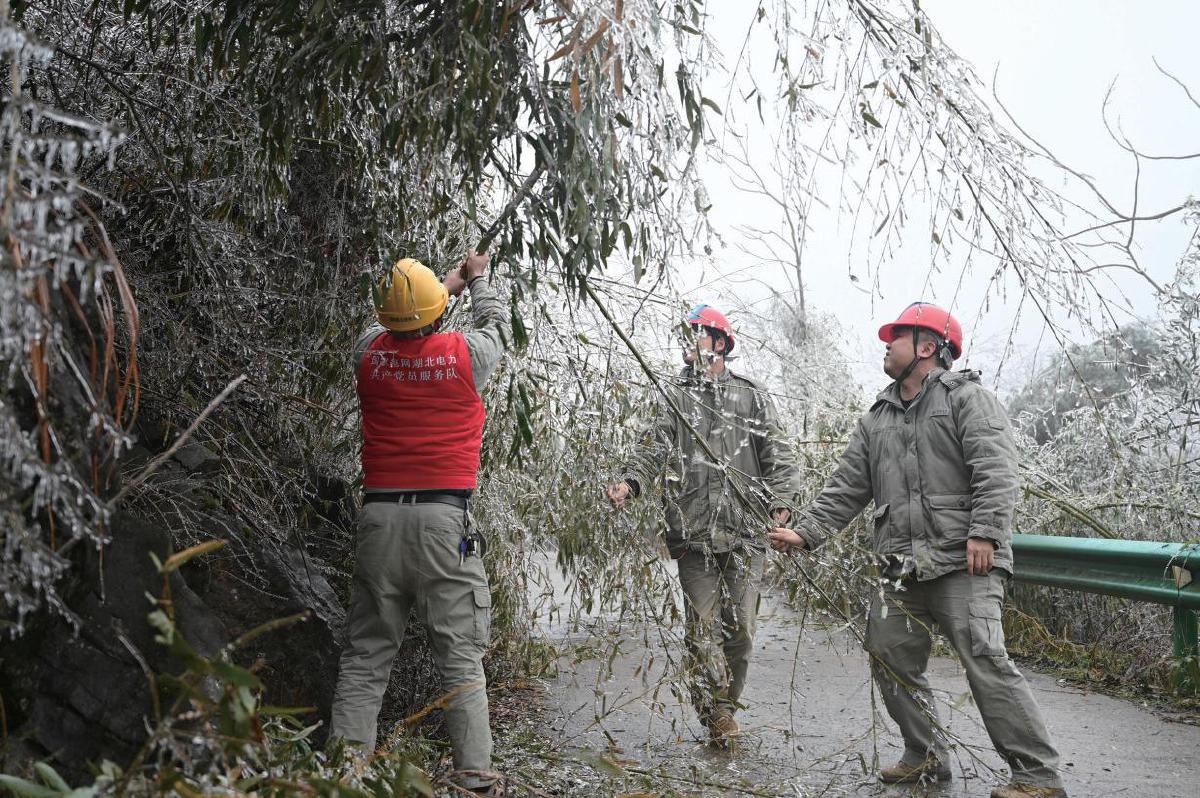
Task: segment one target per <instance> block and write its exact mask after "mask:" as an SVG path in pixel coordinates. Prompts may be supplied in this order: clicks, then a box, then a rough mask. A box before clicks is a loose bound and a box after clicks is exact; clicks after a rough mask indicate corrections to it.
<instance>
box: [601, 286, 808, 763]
mask: <svg viewBox="0 0 1200 798" xmlns="http://www.w3.org/2000/svg"><path fill="white" fill-rule="evenodd" d="M684 321H685V323H686V324H687V325H688V326H689V327H690V332H689V334H688V335H687V336H686V337H685V340H684V342H683V344H684V351H683V358H684V361H685V362H686V363H687V366H686V367H685V368H684V370H683V372H682V373H681V374H680V375H679V381H678V384H677V385H673V386H671V388H670V389H669V391H670V394H671V397H672V400H673V402H674V404H675V406H676V408H678V410H679V411H680V412H681V413H682V414H683V416H684V417H685V418H686V423H685V421H684V420H682V419H680V418H679V417H678V416H677V415H676V414H675V412H674V409H672V408H670V407H664V408H662V411H663V412H662V415H661V417H660V420H659V422H658V423H657V425H656V426H655V427H654V428H653V430H652V431H651V433H650V434H649V435H648V436H647V437H646V440H645V444H644V445H643V446H641V447H640V448H639V449H638V451H636V452H635V453H634V454H633V456H632V457H631V458H630V460H629V462H628V463H627V464H626V466H625V469H624V471H623V474H624V479H623V480H622V481H620V482H617V483H616V484H614V485H610V486H609V487H608V490H607V495H608V498H609V501H611V502H612V504H613V506H615V507H618V508H620V507H624V505H625V502H626V500H627V499H628V498H629V497H631V496H638V495H639V494H640V493H641V490H642V486H644V485H648V484H650V482H651V481H652V480H654V479H655V478H657V477H658V476H659V475H660V474H663V473H664V472H665V476H666V483H665V491H664V504H665V510H666V524H667V538H666V542H667V548H668V549H669V550H670V552H671V556H672V557H673V558H674V559H676V560H677V561H678V567H679V582H680V586H681V587H682V588H683V594H684V613H685V622H686V626H685V635H684V640H685V645H686V647H687V650H688V660H687V665H688V670H689V672H690V674H691V676H692V678H689V680H688V681H689V688H690V692H691V697H692V703H693V705H694V706H695V709H696V713H697V714H698V715H699V716H700V720H701V722H703V723H704V724H705V725H706V726H707V727H708V729H709V731H710V733H711V734H712V736H713V739H714V740H715V741H718V742H724V741H726V740H727V739H728V738H730V737H732V736H734V735H736V734H738V733H739V731H740V730H739V728H738V724H737V722H736V721H735V720H734V718H733V715H734V712H735V711H736V709H737V706H738V698H739V697H740V696H741V694H742V689H743V688H744V686H745V684H746V671H747V669H748V668H749V664H750V651H751V649H752V648H753V645H754V627H755V615H756V613H757V610H758V594H759V583H760V582H761V579H762V573H763V559H764V554H765V551H766V545H767V537H766V532H767V531H768V529H769V528H770V526H771V525H770V524H768V523H767V519H768V518H770V519H773V520H774V521H775V523H787V520H788V519H789V518H790V514H791V509H790V508H791V507H792V506H793V504H794V502H795V498H796V494H797V490H798V487H799V486H798V483H797V473H796V466H795V461H794V458H793V456H792V453H791V451H790V449H789V448H788V447H787V445H786V444H785V443H784V441H783V432H782V430H781V429H780V427H779V421H778V418H777V416H776V413H775V408H774V405H773V404H772V402H771V399H770V397H769V396H768V395H767V393H766V392H765V391H763V390H762V389H761V388H760V387H759V386H757V385H755V384H754V383H753V382H751V381H750V380H748V379H746V378H745V377H742V376H740V375H738V374H734V373H733V372H731V371H730V370H729V368H728V367H727V366H726V364H725V356H726V355H727V354H728V353H729V352H730V351H732V349H733V346H734V331H733V328H732V326H731V325H730V324H729V321H728V319H726V318H725V316H724V315H723V314H722V313H720V312H719V311H717V310H716V309H715V308H713V307H711V306H708V305H699V306H697V307H696V308H694V309H693V310H692V311H691V313H690V314H688V316H687V318H686V319H685V320H684ZM689 426H690V429H689ZM693 431H694V432H693ZM697 435H699V436H700V437H701V438H702V439H703V440H704V442H705V444H707V448H708V450H709V451H705V447H704V446H703V445H701V444H700V443H699V442H698V441H697V440H696V436H697Z"/></svg>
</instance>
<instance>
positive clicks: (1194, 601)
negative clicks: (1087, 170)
mask: <svg viewBox="0 0 1200 798" xmlns="http://www.w3.org/2000/svg"><path fill="white" fill-rule="evenodd" d="M1013 558H1014V562H1013V568H1014V570H1015V571H1016V573H1015V574H1014V578H1015V579H1016V580H1017V581H1018V582H1029V583H1032V584H1036V585H1047V586H1049V587H1060V588H1066V589H1068V590H1078V591H1082V592H1085V593H1103V594H1106V595H1110V596H1120V597H1122V598H1127V599H1133V600H1135V601H1147V602H1151V603H1154V604H1166V605H1167V606H1170V607H1173V608H1174V633H1173V635H1172V637H1173V639H1174V644H1175V684H1176V687H1177V688H1178V689H1179V690H1180V691H1181V692H1188V693H1194V692H1197V691H1200V649H1198V648H1197V624H1198V618H1197V610H1200V545H1184V544H1180V543H1152V542H1148V541H1140V540H1102V539H1096V538H1067V537H1055V536H1052V535H1013Z"/></svg>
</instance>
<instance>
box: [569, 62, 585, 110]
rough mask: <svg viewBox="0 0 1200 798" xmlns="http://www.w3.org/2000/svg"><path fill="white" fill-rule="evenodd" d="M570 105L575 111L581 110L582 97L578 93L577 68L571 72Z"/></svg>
mask: <svg viewBox="0 0 1200 798" xmlns="http://www.w3.org/2000/svg"><path fill="white" fill-rule="evenodd" d="M571 107H572V108H574V109H575V113H579V112H580V111H582V110H583V98H582V97H581V96H580V94H579V70H576V71H574V72H572V73H571Z"/></svg>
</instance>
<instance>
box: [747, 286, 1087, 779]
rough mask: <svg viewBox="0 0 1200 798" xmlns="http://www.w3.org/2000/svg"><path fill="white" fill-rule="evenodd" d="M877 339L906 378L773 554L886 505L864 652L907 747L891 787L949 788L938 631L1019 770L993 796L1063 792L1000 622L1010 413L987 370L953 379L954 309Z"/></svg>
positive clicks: (1013, 481)
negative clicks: (937, 690)
mask: <svg viewBox="0 0 1200 798" xmlns="http://www.w3.org/2000/svg"><path fill="white" fill-rule="evenodd" d="M879 337H880V339H881V340H883V341H885V342H887V351H886V354H885V356H884V360H883V368H884V371H885V372H886V373H887V375H888V376H889V377H892V378H893V380H895V381H894V382H893V383H892V384H891V385H889V386H888V387H887V388H886V389H884V391H883V392H882V393H880V394H879V397H878V399H877V400H876V401H875V404H874V405H873V406H872V407H871V409H870V410H869V411H868V412H867V414H866V415H865V416H863V417H862V419H861V420H860V421H859V423H858V427H857V429H856V430H855V431H854V433H853V434H852V435H851V436H850V442H849V444H848V445H847V447H846V451H845V452H844V453H843V454H842V457H841V460H840V461H839V462H838V465H837V469H836V470H835V471H834V473H833V476H832V477H830V478H829V480H828V481H827V482H826V483H825V487H824V488H823V489H822V491H821V494H820V495H819V496H818V497H817V499H816V500H815V501H814V502H813V503H812V504H811V505H809V506H808V507H806V508H804V509H803V510H800V511H799V512H797V513H796V515H795V521H796V524H795V529H794V530H792V529H784V528H778V529H775V530H774V531H772V532H771V534H770V538H771V542H772V546H773V547H774V548H776V549H779V550H784V549H787V548H789V547H791V548H806V549H814V548H816V547H817V546H818V545H820V543H821V540H822V538H823V537H824V535H825V534H826V533H827V532H829V531H836V530H840V529H842V528H844V527H845V526H847V525H848V524H849V523H850V522H851V521H852V520H853V519H854V517H855V516H857V515H858V514H859V512H861V511H862V509H863V508H864V507H866V506H867V503H868V502H870V501H872V500H874V502H875V514H874V526H873V541H872V543H873V549H874V551H875V552H876V554H878V555H879V563H880V566H881V568H882V569H883V575H884V576H885V577H886V578H887V580H888V581H887V583H886V586H885V588H884V589H883V591H882V595H878V594H877V595H876V596H875V597H874V598H873V600H872V605H871V611H870V617H869V619H868V621H867V635H866V648H867V651H868V652H869V653H870V655H871V669H872V672H873V673H874V676H875V678H876V680H877V682H878V683H879V690H880V693H881V695H882V697H883V701H884V704H885V705H886V706H887V709H888V713H889V714H890V715H891V716H892V719H893V720H894V721H896V724H897V725H898V726H899V727H900V732H901V734H902V735H903V737H904V754H903V756H902V757H901V758H900V761H899V762H898V763H897V764H895V765H893V766H891V767H888V768H884V769H883V771H881V773H880V780H881V781H884V782H887V783H909V782H918V781H933V780H948V779H949V778H950V768H949V764H948V762H947V760H946V746H945V740H944V739H943V734H942V730H941V728H940V726H939V724H938V720H937V710H936V707H935V706H934V704H933V700H932V695H931V693H930V690H929V682H928V681H927V680H926V678H925V668H926V666H927V664H928V661H929V652H930V647H931V644H932V638H931V635H930V630H931V629H932V628H933V627H934V626H935V625H936V626H938V627H940V628H941V631H942V633H943V634H944V635H945V636H946V637H947V638H948V639H949V641H950V643H951V645H953V646H954V649H955V650H956V651H957V652H958V655H959V658H960V659H961V660H962V664H963V668H964V670H965V671H966V674H967V682H968V684H969V685H970V688H971V694H972V696H974V698H975V703H976V704H977V705H978V706H979V712H980V714H981V715H982V717H983V723H984V726H985V727H986V728H987V731H988V735H989V736H990V737H991V739H992V743H993V744H994V745H995V746H996V749H997V751H998V752H999V753H1000V755H1001V756H1003V757H1004V759H1005V761H1007V762H1008V765H1009V767H1010V768H1011V769H1012V783H1011V784H1009V785H1008V786H1005V787H999V788H997V789H996V790H995V791H993V792H992V796H993V798H1028V797H1029V796H1044V797H1045V798H1051V797H1061V796H1065V795H1066V793H1065V792H1064V791H1063V789H1062V780H1061V778H1060V776H1059V773H1058V752H1057V751H1056V750H1055V748H1054V746H1053V745H1052V744H1051V742H1050V737H1049V734H1048V733H1047V731H1046V727H1045V724H1044V723H1043V721H1042V715H1041V711H1040V710H1039V709H1038V706H1037V704H1036V703H1035V702H1034V699H1033V694H1032V692H1031V691H1030V689H1029V685H1028V684H1027V683H1026V681H1025V678H1024V677H1023V676H1022V675H1021V673H1020V671H1018V670H1017V668H1016V666H1014V665H1013V663H1012V661H1011V660H1010V659H1009V658H1008V653H1007V651H1006V650H1005V647H1004V629H1003V627H1002V626H1001V623H1000V607H1001V604H1002V603H1003V600H1004V588H1005V583H1006V581H1007V580H1008V578H1010V577H1011V575H1012V571H1013V556H1012V521H1013V512H1014V507H1015V505H1016V499H1017V490H1018V478H1017V453H1016V446H1015V444H1014V442H1013V437H1012V431H1011V429H1010V427H1009V424H1008V419H1007V415H1006V413H1005V411H1004V408H1003V406H1001V404H1000V402H999V400H997V399H996V397H995V396H994V395H993V394H992V393H990V392H989V391H988V390H986V389H985V388H984V387H983V386H982V385H981V384H980V382H979V373H978V372H973V371H958V372H951V371H948V370H947V369H948V368H949V367H950V366H951V364H952V362H953V359H954V358H956V357H958V356H959V355H960V354H961V353H962V328H961V327H960V326H959V324H958V322H957V321H956V320H955V319H954V317H952V316H951V315H950V314H949V313H947V312H946V311H944V310H942V309H941V308H938V307H935V306H933V305H928V304H925V303H920V302H918V303H914V304H913V305H910V306H909V307H908V308H907V309H905V311H904V312H903V313H902V314H901V316H900V318H899V319H897V321H896V322H894V323H892V324H885V325H884V326H883V327H882V328H881V329H880V330H879Z"/></svg>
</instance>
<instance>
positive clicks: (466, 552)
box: [458, 515, 487, 565]
mask: <svg viewBox="0 0 1200 798" xmlns="http://www.w3.org/2000/svg"><path fill="white" fill-rule="evenodd" d="M465 526H466V530H467V531H466V532H465V533H464V534H463V536H462V538H461V539H460V540H459V541H458V564H459V565H462V564H463V563H464V562H465V561H466V559H467V558H468V557H470V556H472V555H478V556H480V557H482V556H483V555H484V554H486V553H487V541H486V540H485V539H484V537H483V535H482V534H480V533H479V532H476V531H474V530H472V529H471V516H470V515H467V519H466V524H465Z"/></svg>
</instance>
